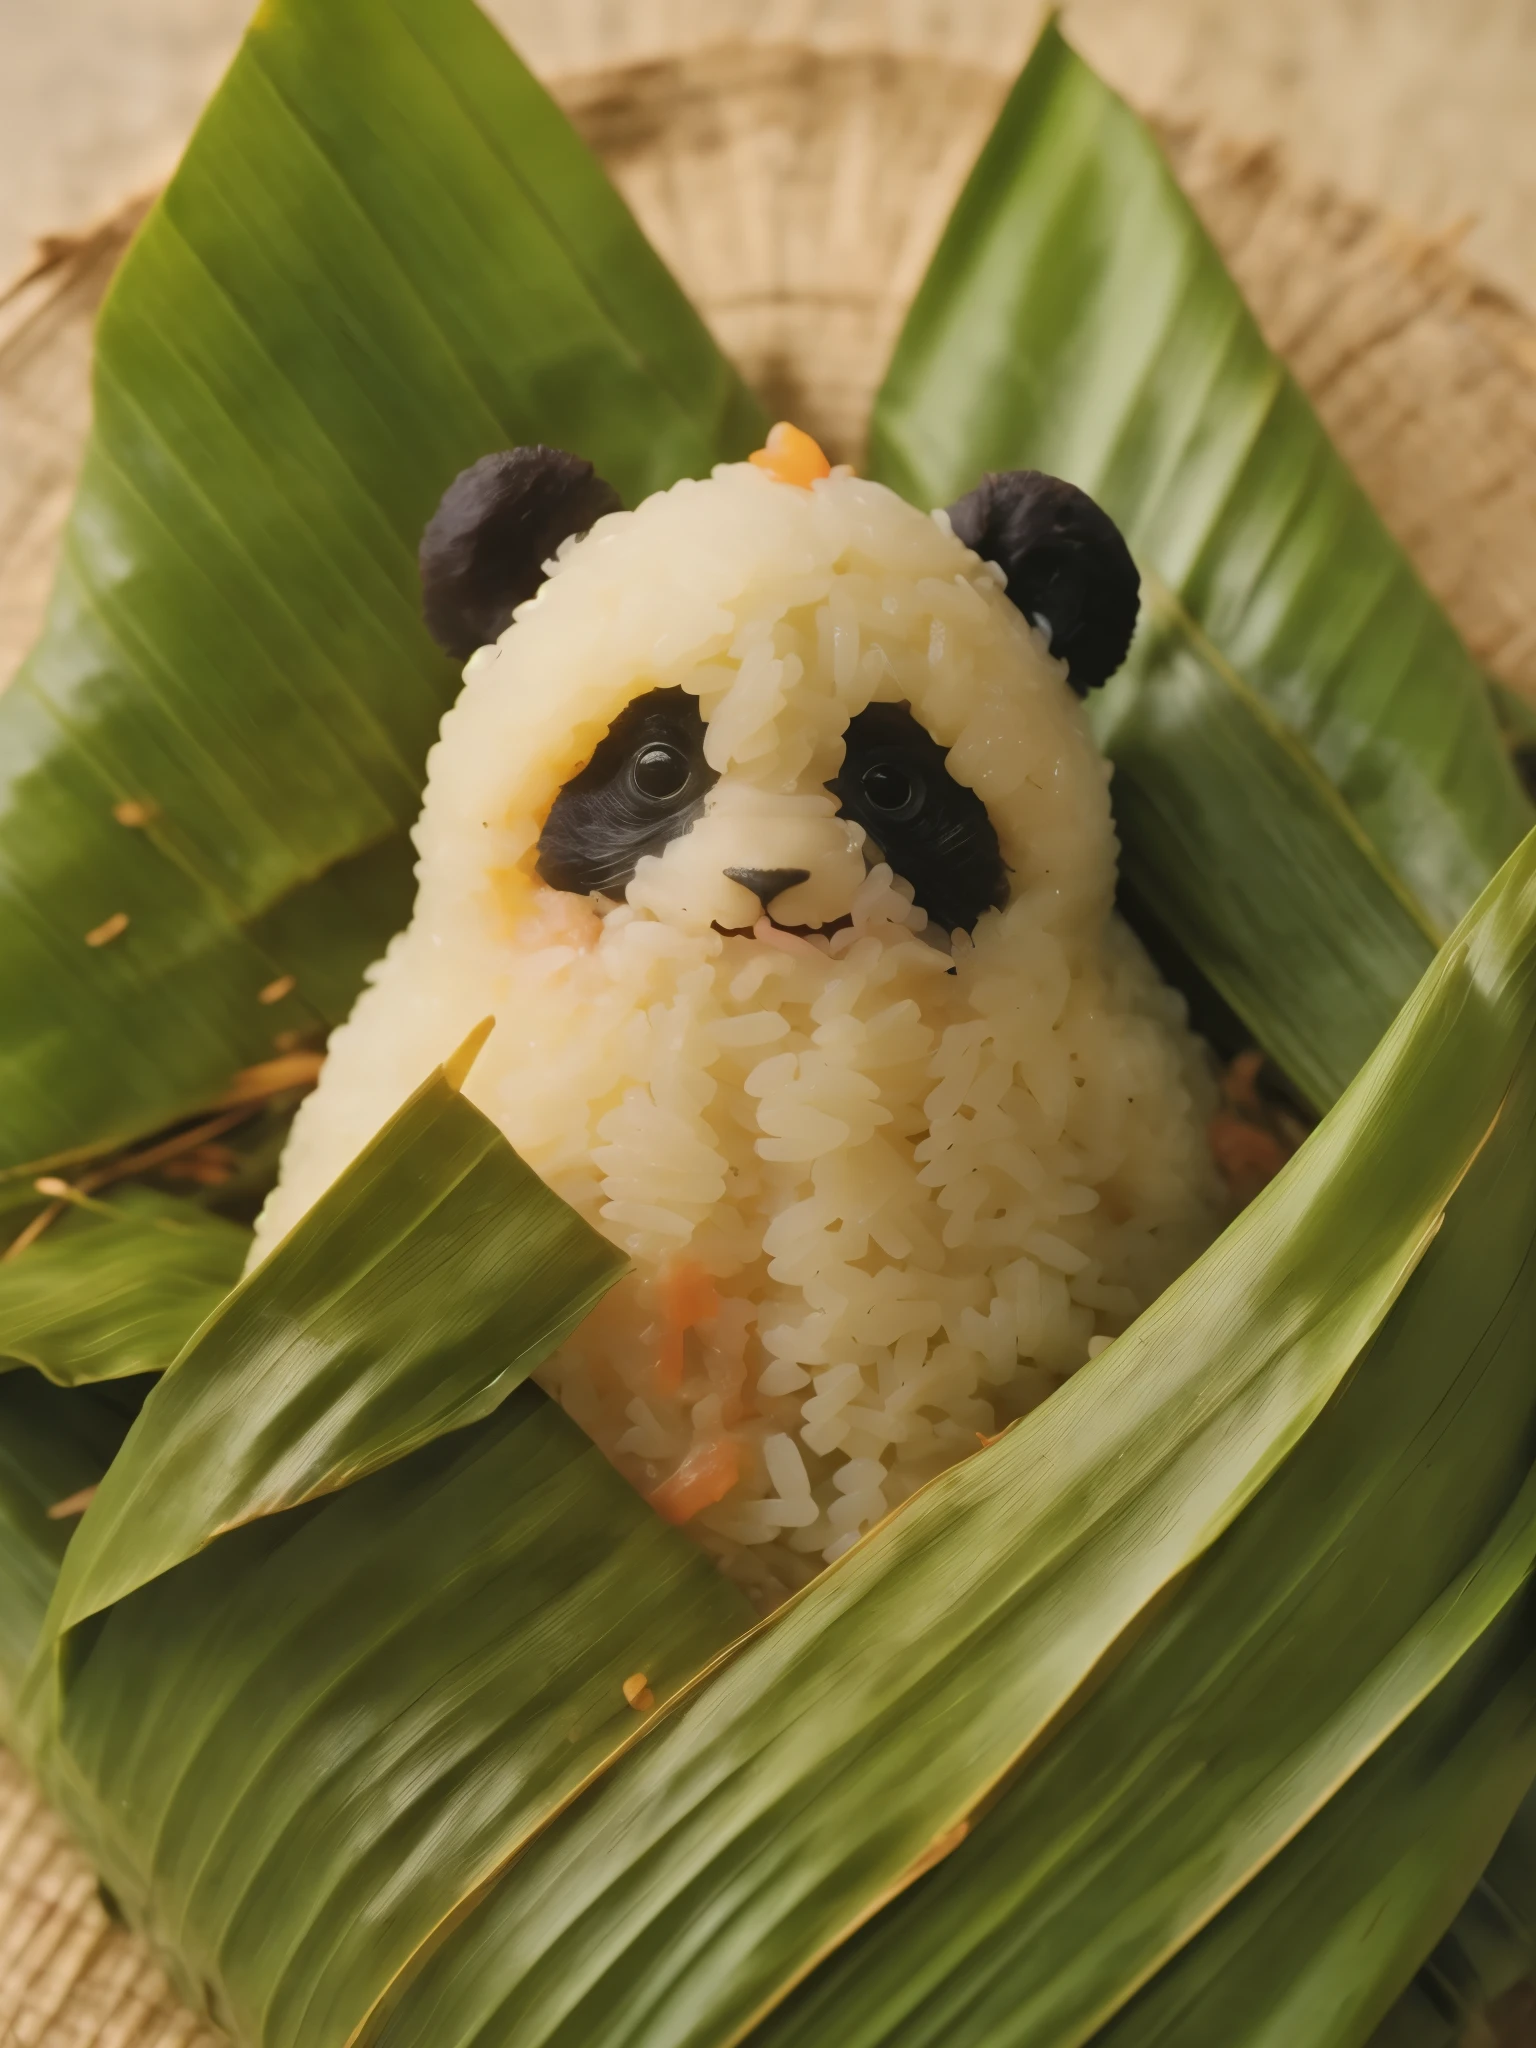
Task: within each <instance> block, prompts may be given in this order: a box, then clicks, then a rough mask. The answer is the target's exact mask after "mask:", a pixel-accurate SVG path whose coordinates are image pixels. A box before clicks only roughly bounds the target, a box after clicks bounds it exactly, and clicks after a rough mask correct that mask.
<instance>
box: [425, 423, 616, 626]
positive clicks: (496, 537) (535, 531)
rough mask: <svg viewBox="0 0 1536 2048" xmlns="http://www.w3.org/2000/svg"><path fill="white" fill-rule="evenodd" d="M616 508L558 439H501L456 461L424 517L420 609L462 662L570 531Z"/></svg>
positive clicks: (535, 583) (525, 593) (610, 493)
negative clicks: (522, 442) (534, 442)
mask: <svg viewBox="0 0 1536 2048" xmlns="http://www.w3.org/2000/svg"><path fill="white" fill-rule="evenodd" d="M619 509H620V499H619V494H618V492H617V491H616V490H615V489H614V488H613V486H612V484H609V483H604V481H603V479H602V478H601V477H600V476H599V475H598V474H597V473H596V471H595V470H594V469H593V467H592V465H591V463H590V462H583V461H582V459H581V457H580V456H579V455H567V454H565V453H564V451H563V450H561V449H559V448H505V449H503V450H501V452H500V453H498V454H496V455H482V456H481V458H480V460H479V461H478V462H476V463H473V464H471V466H470V467H469V468H468V469H466V470H461V471H460V473H459V475H458V476H456V477H455V478H454V480H453V482H452V483H451V484H450V485H449V486H448V488H447V490H446V491H444V493H443V496H442V502H441V503H440V504H439V506H438V508H437V510H436V511H435V512H434V513H433V514H432V517H431V518H430V519H429V520H428V521H427V525H426V530H425V532H424V533H423V534H422V536H421V551H420V555H419V557H418V560H419V563H420V567H421V609H422V616H423V617H424V618H425V619H426V622H427V631H428V632H429V633H430V634H431V635H432V638H433V639H434V640H435V641H436V642H437V644H438V646H439V647H441V648H443V649H444V650H445V651H446V652H447V653H449V654H451V655H453V656H455V657H456V659H458V660H460V661H465V660H467V659H468V658H469V656H470V655H471V654H473V653H474V651H475V649H476V648H477V647H485V646H488V645H489V643H490V642H491V641H492V640H494V639H495V638H496V637H497V635H498V634H499V633H503V632H505V630H506V628H507V626H508V624H509V622H510V621H511V617H512V614H513V612H514V611H516V609H517V607H518V606H519V605H520V604H522V603H523V602H524V600H525V599H527V598H530V597H532V595H533V593H534V592H535V591H536V590H537V589H538V587H539V585H540V584H541V583H542V582H543V581H544V564H545V563H546V562H547V561H548V560H549V558H550V556H551V555H552V554H553V553H554V552H555V550H556V548H558V547H559V545H560V543H561V541H563V540H568V539H569V538H570V536H571V535H572V534H573V533H585V532H586V531H587V528H588V527H589V526H594V525H595V524H596V523H597V521H598V520H599V519H601V518H602V516H603V514H604V513H605V512H617V511H618V510H619Z"/></svg>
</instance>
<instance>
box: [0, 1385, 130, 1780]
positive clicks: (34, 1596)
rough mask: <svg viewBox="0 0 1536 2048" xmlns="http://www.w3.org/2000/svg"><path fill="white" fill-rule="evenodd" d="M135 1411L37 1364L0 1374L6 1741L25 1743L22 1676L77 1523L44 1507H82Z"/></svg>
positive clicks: (1, 1662)
mask: <svg viewBox="0 0 1536 2048" xmlns="http://www.w3.org/2000/svg"><path fill="white" fill-rule="evenodd" d="M111 1391H112V1392H115V1393H117V1394H119V1395H126V1394H127V1392H128V1390H126V1389H122V1388H116V1389H113V1390H111ZM132 1416H133V1408H132V1404H131V1401H129V1400H127V1399H121V1400H119V1401H113V1400H112V1399H111V1398H110V1395H109V1394H108V1393H107V1391H106V1390H103V1392H102V1393H100V1394H98V1393H97V1392H96V1390H95V1389H92V1388H86V1389H83V1390H81V1391H79V1392H66V1391H65V1390H64V1389H63V1388H62V1387H56V1386H51V1385H50V1384H49V1383H48V1381H46V1380H45V1379H43V1378H41V1377H40V1376H39V1375H38V1374H37V1373H34V1372H11V1373H6V1374H5V1375H4V1376H3V1377H0V1738H3V1739H4V1740H5V1741H6V1742H7V1743H9V1744H11V1746H12V1747H15V1748H22V1747H23V1746H24V1739H25V1738H24V1731H23V1729H22V1727H21V1725H20V1722H19V1719H18V1717H17V1704H18V1698H19V1693H20V1688H21V1682H22V1678H23V1676H24V1674H25V1672H26V1669H27V1666H28V1665H29V1663H30V1662H31V1660H32V1657H33V1654H34V1652H35V1651H36V1648H37V1644H38V1640H39V1637H40V1635H41V1632H42V1626H43V1617H44V1616H45V1614H46V1613H47V1611H48V1602H49V1601H50V1600H51V1599H52V1597H53V1589H54V1586H55V1584H56V1582H57V1580H58V1574H59V1567H60V1565H61V1564H62V1562H63V1559H64V1552H65V1549H66V1547H67V1545H68V1543H69V1539H70V1536H71V1535H72V1533H73V1531H74V1527H75V1519H74V1515H63V1514H59V1513H56V1512H54V1513H50V1510H57V1509H58V1508H59V1506H60V1505H61V1504H62V1503H72V1504H75V1513H76V1514H78V1512H79V1504H80V1500H81V1496H82V1495H83V1494H85V1493H86V1492H87V1491H88V1490H89V1489H90V1488H91V1487H93V1486H95V1485H96V1484H97V1483H98V1482H99V1480H100V1478H101V1475H102V1473H103V1472H105V1471H106V1469H107V1467H108V1465H109V1464H110V1463H111V1462H112V1459H113V1457H114V1456H115V1454H116V1452H117V1450H118V1447H119V1446H120V1445H121V1443H122V1441H123V1438H124V1436H125V1435H126V1434H127V1431H128V1425H129V1423H130V1422H131V1420H132Z"/></svg>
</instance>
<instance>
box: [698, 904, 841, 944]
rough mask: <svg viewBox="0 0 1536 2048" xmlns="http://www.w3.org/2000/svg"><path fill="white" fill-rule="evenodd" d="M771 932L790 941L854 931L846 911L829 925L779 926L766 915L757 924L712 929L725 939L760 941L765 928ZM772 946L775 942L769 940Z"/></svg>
mask: <svg viewBox="0 0 1536 2048" xmlns="http://www.w3.org/2000/svg"><path fill="white" fill-rule="evenodd" d="M765 926H766V927H767V930H768V931H769V932H781V933H782V934H783V935H784V937H785V938H789V939H830V938H831V937H832V934H833V933H834V932H845V931H849V930H851V929H852V926H853V919H852V917H851V916H849V915H848V913H847V912H846V911H845V912H844V914H843V915H842V916H841V917H834V918H833V919H832V921H831V922H830V923H829V924H779V923H778V922H777V921H776V920H775V919H774V918H771V917H769V916H767V915H766V914H765V915H764V916H762V917H760V918H759V919H758V920H757V922H756V924H715V925H712V926H711V927H710V929H711V930H712V931H717V932H718V933H719V934H720V936H721V938H723V939H759V940H761V939H762V938H763V937H764V927H765ZM768 943H769V944H770V945H771V944H772V943H773V941H772V940H771V939H769V941H768Z"/></svg>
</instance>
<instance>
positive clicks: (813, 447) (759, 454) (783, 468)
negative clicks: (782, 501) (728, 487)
mask: <svg viewBox="0 0 1536 2048" xmlns="http://www.w3.org/2000/svg"><path fill="white" fill-rule="evenodd" d="M747 460H748V462H751V463H755V464H756V466H757V467H758V468H759V469H766V470H767V472H768V474H769V475H770V476H776V477H777V478H778V480H779V482H780V483H781V484H799V486H800V488H801V489H802V490H805V491H808V490H809V489H810V488H811V485H812V484H813V483H815V482H816V480H817V478H818V477H824V476H830V475H831V474H832V465H831V463H830V462H828V460H827V458H826V456H825V455H823V454H822V452H821V449H820V448H819V447H818V446H817V444H816V443H815V442H814V441H813V440H812V439H811V437H810V435H809V434H802V433H801V431H800V429H799V428H798V427H792V426H791V425H790V423H789V421H788V420H780V421H779V423H778V425H777V426H776V427H770V428H769V429H768V441H767V445H766V446H765V447H762V448H759V449H757V450H756V451H755V453H753V454H751V455H749V456H748V457H747Z"/></svg>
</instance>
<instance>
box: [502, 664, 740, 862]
mask: <svg viewBox="0 0 1536 2048" xmlns="http://www.w3.org/2000/svg"><path fill="white" fill-rule="evenodd" d="M717 780H718V778H717V776H716V774H715V771H714V769H713V768H711V767H710V766H709V764H708V762H707V761H706V760H705V759H704V720H703V718H702V717H701V716H700V714H699V705H698V699H697V698H696V697H690V696H689V694H688V692H687V691H686V690H651V691H649V692H648V693H647V694H646V695H645V696H643V697H637V698H636V699H635V700H634V702H633V703H632V704H627V705H626V706H625V707H624V709H623V710H622V711H621V712H620V713H619V715H618V717H617V718H616V719H615V720H614V721H613V724H612V725H611V726H609V728H608V730H607V732H606V733H605V734H604V736H603V738H602V739H601V740H600V741H599V743H598V746H597V749H596V751H595V752H594V754H593V756H592V758H591V760H590V761H589V762H588V763H587V765H586V767H585V768H583V769H582V770H581V771H580V772H579V773H578V774H576V775H573V776H572V777H571V779H570V781H569V782H568V783H567V784H566V785H565V787H564V789H562V790H561V792H560V794H559V795H558V796H557V797H556V798H555V801H554V804H553V806H552V807H551V809H550V813H549V817H548V818H547V819H546V820H545V824H544V830H543V831H542V833H540V835H539V858H538V865H537V872H538V876H539V879H540V881H541V882H546V883H547V884H548V885H549V887H550V888H551V889H567V890H569V891H571V893H572V894H573V895H579V896H585V895H588V894H590V893H591V892H592V891H593V890H594V889H595V890H597V891H599V892H600V893H601V894H602V895H604V896H615V897H617V896H622V895H623V894H624V891H625V890H626V889H627V888H628V887H629V884H630V883H631V882H632V881H633V880H634V875H635V867H636V864H637V863H638V862H639V861H640V859H641V858H642V856H643V855H645V854H648V853H660V852H661V850H662V848H663V847H664V846H666V845H667V844H668V842H669V841H670V840H673V839H677V838H680V837H681V836H682V834H683V833H684V832H686V831H687V830H688V828H689V826H690V825H691V824H692V823H693V821H694V819H695V818H696V817H697V816H698V815H699V812H700V811H701V810H702V809H703V808H704V799H705V797H706V796H707V795H708V794H709V792H710V790H711V789H712V788H713V787H714V784H715V782H716V781H717Z"/></svg>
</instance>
